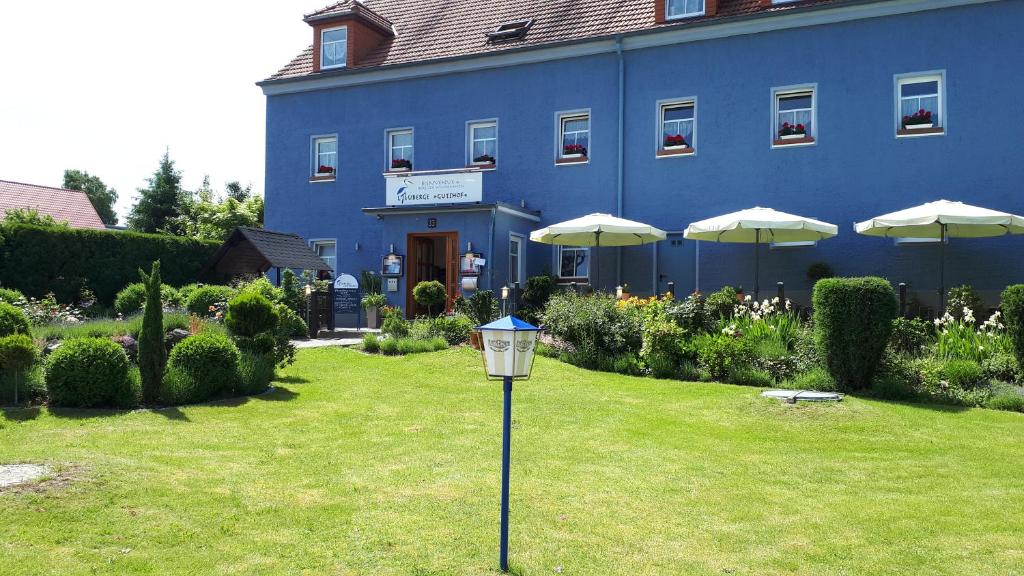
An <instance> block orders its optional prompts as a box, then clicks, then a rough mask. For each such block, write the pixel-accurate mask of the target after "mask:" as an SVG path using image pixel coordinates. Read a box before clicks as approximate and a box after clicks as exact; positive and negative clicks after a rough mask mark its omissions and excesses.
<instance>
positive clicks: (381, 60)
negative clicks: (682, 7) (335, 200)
mask: <svg viewBox="0 0 1024 576" xmlns="http://www.w3.org/2000/svg"><path fill="white" fill-rule="evenodd" d="M841 1H843V0H798V1H796V2H787V3H785V4H779V5H774V6H772V5H768V6H765V5H763V3H762V2H761V0H719V1H718V12H717V14H715V15H714V16H704V17H696V18H686V19H683V20H671V21H669V22H666V23H664V24H658V23H657V22H656V21H655V14H654V4H655V0H591V1H589V2H583V1H580V0H532V1H531V0H509V1H501V2H480V1H479V0H365V1H364V2H358V1H356V0H345V1H343V2H338V3H337V4H332V5H331V6H328V7H327V8H324V9H323V10H319V11H317V12H313V13H312V14H309V15H307V16H306V19H307V20H311V19H312V20H321V19H324V18H329V17H332V16H336V15H344V14H348V13H350V12H359V13H360V14H362V15H364V16H367V17H370V16H369V15H370V14H372V15H373V16H375V17H378V18H381V19H382V20H384V21H386V22H389V23H391V24H393V25H394V29H395V32H396V36H395V37H394V38H388V39H387V40H385V41H384V42H382V43H381V44H380V46H378V47H377V48H376V49H374V50H372V51H371V52H370V53H369V54H367V55H366V57H365V58H363V59H362V61H361V62H359V63H358V64H357V65H356V66H355V68H366V67H372V66H385V65H391V64H408V63H412V62H420V61H426V60H435V59H440V58H450V57H458V56H469V55H473V54H483V53H489V52H500V51H503V50H509V49H514V48H522V47H525V46H540V45H544V44H552V43H556V42H565V41H571V40H581V39H587V38H597V37H602V36H612V35H615V34H621V33H628V32H637V31H642V30H647V29H655V28H659V27H668V26H686V25H689V24H695V23H700V22H707V21H709V20H720V19H726V18H731V17H736V16H743V15H749V14H754V13H774V12H783V11H791V10H797V9H800V8H803V7H806V6H809V5H819V4H826V3H833V2H841ZM360 10H361V11H360ZM529 18H533V19H534V20H535V22H534V24H533V27H532V28H531V29H530V31H529V33H527V34H526V36H525V37H524V38H522V39H518V40H511V41H504V42H488V41H487V37H486V36H485V33H486V32H488V31H490V30H493V29H494V28H496V27H497V26H498V25H500V24H503V23H506V22H512V21H515V20H526V19H529ZM312 74H314V73H313V47H312V46H310V47H308V48H306V49H305V50H304V51H303V52H302V53H301V54H299V55H298V56H297V57H296V58H295V59H293V60H292V61H291V62H290V63H289V64H288V65H286V66H285V67H284V68H282V69H281V70H279V71H278V72H277V73H275V74H274V75H272V76H271V77H270V78H268V79H267V80H278V79H285V78H297V77H300V76H307V75H312Z"/></svg>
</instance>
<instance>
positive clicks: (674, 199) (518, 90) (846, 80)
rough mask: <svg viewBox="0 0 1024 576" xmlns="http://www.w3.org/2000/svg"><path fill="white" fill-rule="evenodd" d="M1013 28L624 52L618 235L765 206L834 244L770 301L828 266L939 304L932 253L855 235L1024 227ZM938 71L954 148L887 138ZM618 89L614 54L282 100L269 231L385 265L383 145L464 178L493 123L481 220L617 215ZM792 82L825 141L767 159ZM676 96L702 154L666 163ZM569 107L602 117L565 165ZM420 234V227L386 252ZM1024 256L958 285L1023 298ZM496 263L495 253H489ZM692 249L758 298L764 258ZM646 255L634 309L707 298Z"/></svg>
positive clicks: (631, 271)
mask: <svg viewBox="0 0 1024 576" xmlns="http://www.w3.org/2000/svg"><path fill="white" fill-rule="evenodd" d="M1022 21H1024V2H1022V1H1020V0H1008V1H1004V2H996V3H990V4H981V5H976V6H968V7H961V8H949V9H942V10H933V11H928V12H922V13H916V14H909V15H903V16H895V17H886V18H876V19H869V20H861V21H855V22H848V23H843V24H832V25H827V26H816V27H808V28H799V29H792V30H786V31H778V32H768V33H761V34H754V35H746V36H736V37H731V38H724V39H718V40H709V41H702V42H694V43H687V44H681V45H676V46H672V47H661V48H650V49H644V50H634V51H627V52H625V55H624V58H625V61H624V64H625V77H626V86H625V94H626V97H625V125H624V130H625V132H624V133H625V138H624V150H625V162H624V165H623V169H624V202H623V216H624V217H626V218H630V219H635V220H640V221H643V222H646V223H649V224H652V225H655V226H658V227H660V228H663V229H665V230H670V231H673V230H674V231H678V230H682V229H683V228H685V227H686V225H687V224H688V223H689V222H692V221H695V220H699V219H703V218H707V217H710V216H715V215H719V214H723V213H726V212H731V211H734V210H738V209H742V208H748V207H752V206H755V205H760V206H770V207H773V208H776V209H778V210H783V211H787V212H793V213H797V214H801V215H805V216H811V217H815V218H818V219H822V220H825V221H829V222H832V223H835V224H837V225H838V226H839V227H840V235H839V236H838V237H836V238H834V239H830V240H827V241H823V242H821V243H819V244H818V246H817V247H814V248H791V249H778V250H768V249H763V250H762V252H761V269H762V275H761V287H762V290H763V291H764V290H765V289H766V287H770V289H771V290H774V284H775V282H776V281H779V280H782V281H785V282H786V284H787V286H788V287H789V289H790V290H791V293H794V294H800V293H801V291H803V293H806V291H807V290H809V285H808V281H807V279H806V270H807V266H808V265H809V264H810V263H812V262H816V261H825V262H829V263H830V264H831V265H832V266H833V267H834V268H835V269H836V271H837V272H838V273H840V274H843V275H861V274H879V275H883V276H886V277H888V278H889V279H890V280H892V281H893V282H908V283H909V284H910V285H911V286H912V288H915V289H917V290H921V291H934V289H935V288H936V287H937V261H936V259H935V257H936V256H937V253H938V246H936V245H926V246H913V247H908V246H902V247H896V246H894V245H893V243H892V241H889V240H884V239H878V238H868V237H863V236H859V235H857V234H855V233H854V232H853V228H852V224H853V222H855V221H858V220H864V219H867V218H870V217H872V216H876V215H879V214H882V213H886V212H891V211H894V210H898V209H902V208H906V207H909V206H912V205H916V204H919V203H922V202H926V201H930V200H936V199H939V198H946V199H950V200H961V201H964V202H968V203H972V204H978V205H982V206H986V207H990V208H994V209H1001V210H1006V211H1010V212H1015V213H1024V198H1022V196H1021V194H1020V190H1021V185H1020V182H1022V181H1024V164H1022V163H1021V162H1018V161H1016V158H1015V157H1016V150H1015V149H1016V146H1015V145H1016V144H1017V141H1018V140H1019V138H1018V134H1019V133H1020V132H1021V128H1022V127H1024V104H1022V101H1021V100H1020V99H1019V98H1018V97H1017V94H1018V93H1019V92H1020V88H1021V87H1022V85H1024V72H1022V68H1021V66H1020V59H1019V55H1020V46H1021V45H1020V40H1019V24H1020V22H1022ZM932 70H943V71H944V72H945V76H946V86H945V94H946V98H947V101H946V122H945V126H946V134H945V135H942V136H931V137H917V138H901V139H898V138H896V137H895V114H896V111H895V109H894V107H895V96H894V91H895V87H894V75H896V74H903V73H910V72H924V71H932ZM617 82H618V60H617V57H616V55H614V54H605V55H598V56H590V57H582V58H575V59H568V60H561V61H554V62H546V63H540V64H531V65H521V66H516V67H508V68H503V69H496V70H485V71H478V72H469V73H461V74H452V75H446V76H439V77H431V78H420V79H414V80H407V81H401V82H392V83H379V84H372V85H363V86H356V87H348V88H340V89H330V90H321V91H316V92H307V93H299V94H289V95H279V96H272V97H269V98H268V103H267V182H266V189H267V205H266V215H267V226H268V227H269V228H271V229H275V230H282V231H288V232H295V233H298V234H300V235H302V236H304V237H308V238H321V237H337V238H338V258H339V262H348V263H349V264H348V266H347V268H348V269H351V270H359V269H362V268H376V267H378V266H379V258H380V254H378V253H377V252H376V251H374V250H370V249H364V250H360V251H355V250H354V248H353V247H354V246H355V243H356V242H360V243H361V244H362V245H364V246H366V247H370V246H382V245H383V246H384V247H385V248H386V244H387V243H389V242H391V240H387V239H385V238H383V236H382V233H383V232H382V231H383V230H384V227H383V226H382V225H381V222H380V221H378V220H376V219H375V218H372V217H368V216H365V215H363V214H362V213H361V212H360V209H361V208H363V207H368V206H382V205H383V204H384V179H383V177H382V176H381V173H382V172H383V170H384V168H385V159H386V154H387V152H386V143H385V131H386V130H387V129H388V128H395V127H406V126H412V127H414V129H415V169H416V170H429V169H446V168H454V167H460V166H462V165H464V164H465V161H466V158H465V149H466V133H465V132H466V122H467V121H470V120H475V119H485V118H498V121H499V133H498V138H499V142H498V155H499V158H498V168H497V170H495V171H493V172H487V173H485V174H484V201H485V202H493V201H504V202H509V203H511V204H515V205H518V204H519V203H520V201H525V203H526V206H527V207H528V208H530V209H534V210H540V211H541V213H542V214H541V216H542V219H543V221H542V222H541V223H540V224H538V225H537V227H540V226H542V225H545V224H548V223H553V222H558V221H561V220H565V219H568V218H574V217H577V216H580V215H583V214H587V213H591V212H609V213H614V212H615V210H616V177H617V168H618V166H617V128H618V126H617V115H618V86H617ZM794 84H815V85H816V86H817V125H818V128H817V134H816V139H817V142H816V144H815V145H813V146H806V147H798V148H789V149H773V148H772V147H771V140H772V101H771V89H772V88H773V87H780V86H787V85H794ZM677 97H696V98H697V142H696V147H697V153H696V155H694V156H692V157H675V158H661V159H658V158H656V157H655V145H656V130H657V129H658V127H657V117H656V114H657V109H656V102H657V101H659V100H662V99H667V98H677ZM575 109H590V111H591V139H592V141H591V146H590V162H589V163H587V164H585V165H570V166H564V165H563V166H556V165H555V163H554V158H555V142H556V121H555V117H556V112H558V111H566V110H575ZM331 133H337V134H338V142H339V146H338V148H339V173H338V179H337V181H336V182H332V183H316V184H311V183H309V182H308V181H307V180H308V176H309V166H310V137H311V136H313V135H317V134H331ZM403 230H404V231H403ZM412 231H420V230H419V229H412V228H409V229H407V230H406V229H404V228H403V229H388V234H389V235H392V236H393V235H395V234H404V233H405V232H412ZM496 237H497V238H505V237H507V235H504V236H503V235H497V236H496ZM1021 241H1022V239H1020V238H996V239H978V240H954V241H952V242H950V243H949V245H948V246H947V258H948V260H947V262H948V264H947V268H946V269H947V280H946V284H947V287H948V286H953V285H956V284H959V283H964V282H970V283H972V284H975V285H976V286H979V287H981V288H983V289H984V290H987V291H988V294H989V296H994V295H995V294H996V293H997V292H998V291H999V289H1001V287H1003V286H1005V285H1006V284H1008V283H1011V282H1019V281H1022V280H1024V272H1022V270H1024V267H1022V264H1024V245H1022V244H1021ZM460 242H461V243H462V244H463V246H464V245H465V241H464V240H462V239H461V237H460ZM396 244H399V243H398V242H396ZM476 245H477V242H476V241H474V246H476ZM505 249H506V247H503V246H501V245H500V244H497V245H496V247H495V252H499V251H504V250H505ZM603 252H604V254H603V256H602V279H603V280H607V282H604V283H605V284H606V285H610V286H614V281H615V280H616V275H615V272H616V267H617V263H618V261H617V259H616V251H615V250H614V249H610V250H605V251H603ZM699 252H700V272H699V284H700V286H699V287H700V288H701V289H703V290H713V289H716V288H718V287H720V286H721V285H723V284H726V283H729V284H734V285H742V286H744V287H746V288H747V289H748V291H749V289H750V287H751V285H752V283H753V249H752V247H750V246H746V245H728V244H722V245H716V244H713V243H701V245H700V248H699ZM654 253H655V249H654V248H651V247H640V248H629V249H624V250H623V251H622V256H621V267H622V272H623V276H622V278H621V280H622V281H625V282H629V283H630V286H631V287H632V289H633V292H634V293H645V292H650V291H651V290H652V287H653V286H652V283H653V281H654V279H655V274H658V275H661V276H662V280H664V281H668V280H672V281H675V282H676V284H677V292H681V293H682V292H683V291H684V290H685V291H686V292H688V291H690V290H691V289H693V288H694V287H696V284H697V272H696V271H695V261H694V259H695V257H696V256H695V255H696V253H697V248H696V246H695V245H694V243H693V242H690V241H686V242H684V243H683V244H682V245H681V246H672V245H670V243H668V242H662V243H660V244H659V247H658V249H657V253H658V256H657V258H655V256H654ZM545 254H546V255H548V257H547V258H545ZM552 254H553V252H552V249H551V248H549V247H546V246H531V249H530V253H529V256H528V266H529V270H528V272H529V273H531V274H532V273H537V272H540V271H543V270H546V269H552V267H553V266H554V263H555V260H554V257H553V255H552ZM489 257H493V255H489ZM494 263H495V264H496V265H497V264H498V262H497V260H494ZM655 266H657V270H656V271H655V269H654V268H655ZM505 267H506V268H507V265H506V266H505ZM498 272H501V274H502V275H503V274H504V272H503V271H501V269H496V274H497V273H498ZM659 288H660V289H664V287H663V286H660V287H659ZM921 295H922V297H924V298H926V299H927V298H928V297H930V296H929V293H928V292H923V293H922V294H921Z"/></svg>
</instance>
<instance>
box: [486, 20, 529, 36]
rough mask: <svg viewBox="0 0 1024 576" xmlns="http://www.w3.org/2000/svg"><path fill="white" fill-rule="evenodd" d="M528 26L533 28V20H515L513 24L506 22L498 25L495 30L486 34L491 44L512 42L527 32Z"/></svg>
mask: <svg viewBox="0 0 1024 576" xmlns="http://www.w3.org/2000/svg"><path fill="white" fill-rule="evenodd" d="M530 26H533V20H532V19H530V20H516V21H515V22H506V23H504V24H499V25H498V27H497V28H495V29H494V30H491V31H490V32H488V33H487V38H488V39H489V40H490V41H491V42H501V41H503V40H514V39H516V38H522V37H523V36H526V33H527V32H529V30H530Z"/></svg>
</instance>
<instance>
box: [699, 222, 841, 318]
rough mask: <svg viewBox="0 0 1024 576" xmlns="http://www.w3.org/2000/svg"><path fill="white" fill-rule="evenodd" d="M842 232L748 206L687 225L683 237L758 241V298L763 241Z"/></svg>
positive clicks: (809, 238) (804, 239)
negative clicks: (760, 248)
mask: <svg viewBox="0 0 1024 576" xmlns="http://www.w3.org/2000/svg"><path fill="white" fill-rule="evenodd" d="M838 233H839V228H838V227H836V225H835V224H829V223H828V222H822V221H820V220H815V219H813V218H805V217H803V216H796V215H794V214H787V213H785V212H779V211H778V210H772V209H771V208H761V207H755V208H748V209H746V210H740V211H739V212H733V213H731V214H724V215H722V216H716V217H714V218H708V219H707V220H701V221H700V222H693V223H692V224H690V225H689V226H687V227H686V230H685V231H684V232H683V237H684V238H688V239H690V240H706V241H710V242H738V243H744V244H753V245H754V298H755V299H757V298H759V297H760V288H761V285H760V280H759V276H760V274H759V273H760V266H761V257H760V253H761V251H760V250H759V247H760V245H761V242H807V241H812V240H813V241H817V240H824V239H826V238H831V237H833V236H835V235H836V234H838Z"/></svg>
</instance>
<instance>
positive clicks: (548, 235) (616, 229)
mask: <svg viewBox="0 0 1024 576" xmlns="http://www.w3.org/2000/svg"><path fill="white" fill-rule="evenodd" d="M664 239H665V231H664V230H659V229H657V228H655V227H654V226H650V225H648V224H643V223H641V222H634V221H632V220H626V219H624V218H617V217H615V216H612V215H611V214H588V215H586V216H583V217H581V218H574V219H572V220H566V221H565V222H559V223H558V224H552V225H550V226H548V227H547V228H541V229H540V230H534V231H533V232H530V240H533V241H534V242H541V243H543V244H557V245H559V246H639V245H641V244H647V243H649V242H657V241H659V240H664Z"/></svg>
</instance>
